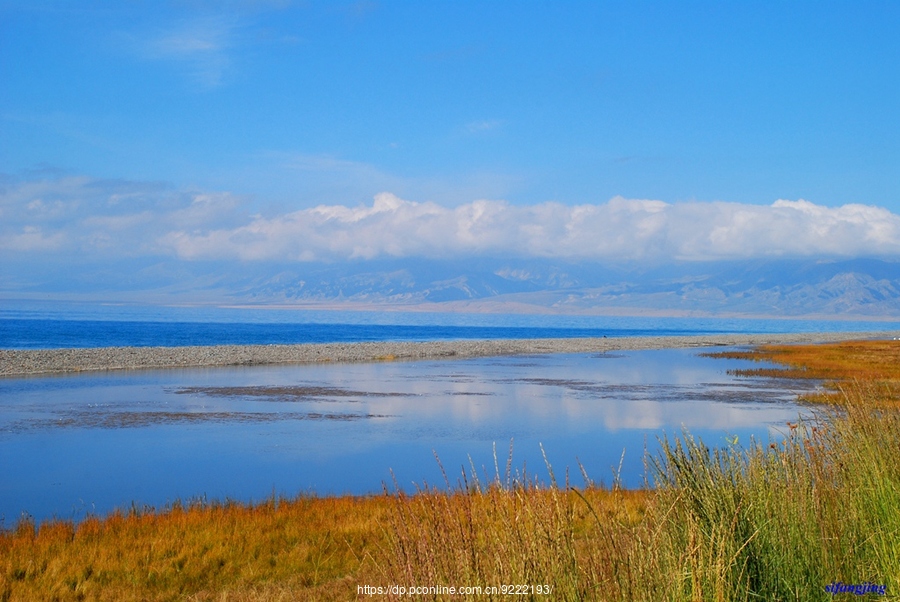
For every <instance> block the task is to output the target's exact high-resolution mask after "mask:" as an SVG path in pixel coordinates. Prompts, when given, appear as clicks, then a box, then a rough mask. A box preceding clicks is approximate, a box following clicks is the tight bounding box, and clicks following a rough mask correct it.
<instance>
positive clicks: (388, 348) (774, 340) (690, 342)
mask: <svg viewBox="0 0 900 602" xmlns="http://www.w3.org/2000/svg"><path fill="white" fill-rule="evenodd" d="M897 337H900V331H881V332H820V333H790V334H720V335H695V336H642V337H616V338H564V339H492V340H453V341H427V342H398V341H385V342H368V343H317V344H299V345H213V346H190V347H102V348H80V349H2V350H0V376H26V375H33V374H52V373H65V372H87V371H98V370H141V369H160V368H194V367H196V368H200V367H212V366H254V365H266V364H306V363H315V362H376V361H393V360H404V361H409V360H424V359H452V358H470V357H488V356H499V355H531V354H542V353H590V352H601V353H602V352H605V351H627V350H640V349H674V348H685V347H717V346H728V347H737V346H745V345H766V344H779V343H825V342H838V341H848V340H863V339H886V338H888V339H889V338H897Z"/></svg>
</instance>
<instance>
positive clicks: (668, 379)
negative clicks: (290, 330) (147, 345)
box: [0, 349, 813, 527]
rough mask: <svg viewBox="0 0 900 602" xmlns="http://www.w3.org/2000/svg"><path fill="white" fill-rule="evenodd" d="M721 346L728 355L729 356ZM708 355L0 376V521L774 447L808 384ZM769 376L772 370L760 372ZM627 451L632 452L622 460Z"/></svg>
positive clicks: (637, 475) (623, 469)
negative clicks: (689, 449) (704, 448)
mask: <svg viewBox="0 0 900 602" xmlns="http://www.w3.org/2000/svg"><path fill="white" fill-rule="evenodd" d="M717 350H721V349H717ZM700 351H702V350H699V351H698V350H696V349H693V350H688V349H681V350H655V351H640V352H627V353H616V354H570V355H540V356H527V357H521V356H519V357H500V358H497V357H493V358H477V359H468V360H455V361H447V360H442V361H420V362H383V363H373V364H316V365H296V366H266V367H247V368H215V369H191V370H165V371H136V372H105V373H91V374H76V375H64V376H53V377H39V378H14V379H13V378H10V379H0V470H2V474H3V475H4V476H3V479H2V482H0V519H2V520H3V526H5V527H10V526H12V525H13V524H15V521H16V520H17V519H18V518H19V517H20V516H21V514H22V513H23V512H27V513H28V514H30V515H31V516H32V517H34V518H35V519H36V520H44V519H47V518H50V517H53V516H56V517H59V518H66V519H75V520H79V519H81V518H83V517H84V516H86V515H87V514H89V513H106V512H108V511H110V510H112V509H114V508H124V509H127V508H129V507H130V506H131V505H132V504H135V505H137V506H139V507H140V506H144V505H150V506H154V507H160V506H164V505H166V504H168V503H171V502H173V501H175V500H182V501H185V500H197V499H202V498H206V499H210V500H212V499H215V500H224V499H234V500H241V501H251V500H252V501H261V500H264V499H266V498H268V497H271V496H272V495H288V496H293V495H297V494H304V493H309V494H317V495H326V494H343V493H352V494H367V493H378V492H381V491H382V490H383V488H384V487H387V488H389V489H391V490H393V489H394V487H395V484H396V485H399V486H400V487H401V488H403V489H404V490H406V491H414V490H415V488H416V487H417V486H421V485H422V484H423V483H425V482H427V483H429V484H434V485H438V486H445V485H444V477H443V476H442V473H441V470H440V468H439V466H438V463H437V461H436V459H435V455H437V456H438V457H439V458H440V460H441V462H442V464H443V466H444V467H445V469H446V472H447V473H448V475H449V477H450V480H451V481H452V483H453V484H455V483H456V481H457V479H458V478H459V477H460V475H461V469H462V467H465V468H466V470H467V471H469V472H471V467H472V466H474V467H475V469H476V471H477V472H478V473H479V476H480V478H482V479H485V478H493V477H494V476H495V474H496V469H495V452H494V450H495V449H496V465H497V466H498V467H499V471H500V472H501V473H504V472H505V470H506V464H507V457H508V453H509V449H510V442H511V441H512V442H513V457H512V463H511V466H512V468H513V471H520V472H521V471H523V470H526V471H527V472H528V473H530V474H535V475H537V476H538V477H539V478H540V479H542V480H543V481H545V482H546V481H547V480H548V475H547V468H546V466H545V463H544V459H543V456H542V453H541V447H540V446H541V445H542V446H543V449H544V450H545V451H546V455H547V458H548V459H549V461H550V462H551V463H552V466H553V469H554V471H555V473H556V476H557V477H558V478H559V479H560V480H562V479H563V478H564V477H565V473H566V470H567V469H568V471H569V473H570V477H571V480H572V482H573V484H575V485H578V486H580V485H583V484H584V482H583V480H582V477H581V473H580V469H579V464H580V465H582V466H583V467H584V469H585V470H586V471H587V474H588V475H589V476H590V477H591V478H592V479H593V480H595V481H598V482H600V481H602V482H605V483H607V484H608V483H610V482H612V481H613V479H614V478H616V475H618V478H619V480H620V481H621V483H622V484H623V485H625V486H627V487H639V486H641V485H642V484H643V483H644V479H645V471H644V454H645V450H646V451H648V452H649V453H653V452H654V450H656V449H657V438H658V437H660V436H663V435H669V436H672V435H679V434H680V433H681V432H682V428H686V429H689V430H690V432H691V433H692V434H693V435H695V436H699V437H701V438H702V439H703V440H704V441H705V442H706V443H707V444H709V445H711V446H719V445H722V446H724V445H730V444H731V443H729V440H733V437H734V436H737V438H738V442H739V443H738V444H745V443H746V442H748V441H749V440H750V438H751V437H756V438H760V439H762V440H764V441H765V440H767V439H769V438H778V437H780V434H781V432H782V431H784V430H786V426H785V424H786V422H787V421H793V420H796V419H797V417H798V415H799V414H800V413H803V412H805V411H806V410H805V409H804V408H803V407H802V406H800V405H798V404H796V403H795V401H794V400H795V397H796V394H797V393H798V392H800V391H801V390H803V389H804V388H808V387H811V386H813V385H812V384H810V383H797V382H783V381H772V380H765V379H747V378H736V377H734V376H731V375H729V374H728V373H727V370H729V369H734V368H741V367H746V366H748V365H750V363H749V362H743V361H736V360H719V359H711V358H706V357H701V356H700V355H699V353H700ZM754 366H755V367H758V366H759V364H754ZM623 452H624V455H623Z"/></svg>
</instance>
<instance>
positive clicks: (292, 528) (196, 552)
mask: <svg viewBox="0 0 900 602" xmlns="http://www.w3.org/2000/svg"><path fill="white" fill-rule="evenodd" d="M391 503H392V499H391V498H389V497H385V496H377V497H350V496H347V497H331V498H298V499H295V500H290V501H278V502H269V503H265V504H262V505H257V506H250V505H244V504H236V503H229V504H213V505H209V506H205V507H200V506H194V507H189V508H184V507H182V506H179V505H176V506H174V507H172V508H170V509H168V510H167V511H165V512H158V513H157V512H148V513H143V514H140V513H131V514H128V515H123V514H121V513H115V514H112V515H110V516H108V517H105V518H90V519H88V520H86V521H84V522H82V523H80V524H78V525H77V526H75V525H73V524H72V523H70V522H50V523H45V524H43V525H41V526H40V527H39V528H37V529H35V528H34V525H32V524H30V523H27V522H26V523H20V524H19V525H18V526H17V527H16V528H15V529H14V530H12V531H8V532H5V533H2V534H0V599H2V600H10V601H11V600H110V601H113V600H180V599H190V600H198V601H200V600H257V599H260V600H261V599H265V600H269V599H279V598H281V599H285V600H306V599H308V600H345V599H348V598H351V597H352V595H355V593H356V582H357V580H358V578H359V576H360V575H361V574H362V572H364V569H365V567H366V563H367V562H368V561H369V558H370V556H371V553H372V551H373V550H375V549H377V548H378V547H379V546H382V545H384V541H385V534H384V531H383V529H382V528H381V527H380V525H381V523H382V522H383V520H384V517H385V514H386V512H387V511H388V509H389V506H390V504H391ZM351 591H352V595H351Z"/></svg>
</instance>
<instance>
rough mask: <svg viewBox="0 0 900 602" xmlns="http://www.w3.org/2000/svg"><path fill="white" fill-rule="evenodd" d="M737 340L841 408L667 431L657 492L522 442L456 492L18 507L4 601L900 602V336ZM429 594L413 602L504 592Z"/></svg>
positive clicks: (6, 557) (5, 563) (5, 538)
mask: <svg viewBox="0 0 900 602" xmlns="http://www.w3.org/2000/svg"><path fill="white" fill-rule="evenodd" d="M822 336H823V338H831V340H832V341H833V340H834V339H835V338H838V337H825V336H824V335H822ZM882 336H884V334H883V333H882ZM707 338H708V337H707ZM760 338H765V337H764V335H761V336H760ZM782 342H783V341H782ZM741 353H744V354H745V355H743V356H742V357H746V358H749V359H759V360H764V361H767V362H769V361H771V362H775V363H778V364H781V365H783V366H785V368H784V369H783V370H785V371H786V372H778V371H776V372H773V373H769V374H762V375H765V376H774V377H777V378H779V377H791V378H794V377H797V376H804V377H810V378H816V379H820V380H824V381H825V387H826V389H825V392H824V394H823V395H822V396H820V397H819V398H817V399H815V400H813V401H824V402H827V403H824V404H820V405H818V406H816V407H817V408H818V410H817V412H816V415H815V418H813V419H810V420H809V421H808V422H806V423H802V422H796V423H788V424H786V425H785V426H784V435H785V436H784V438H783V439H782V440H779V441H771V442H770V441H751V442H742V444H741V445H737V442H735V444H733V445H732V444H729V445H727V446H725V447H720V448H709V447H707V446H706V445H704V444H703V443H702V442H701V441H699V440H696V439H694V438H693V437H692V436H691V435H690V434H689V433H684V434H683V435H682V436H680V437H677V438H673V439H668V440H666V441H664V445H663V448H662V450H661V452H660V453H659V454H658V455H655V456H653V457H650V458H648V460H647V464H648V471H649V475H648V478H649V479H650V481H649V482H650V484H651V485H653V486H652V487H651V488H647V489H644V490H623V489H620V488H618V487H616V486H612V487H610V488H601V487H595V486H588V487H584V488H575V487H570V486H569V483H568V475H556V476H553V471H552V467H549V466H548V468H551V470H550V474H551V482H550V483H539V482H537V481H536V480H535V479H534V478H533V477H532V476H531V475H530V474H527V473H525V472H524V470H522V471H519V470H517V469H516V468H514V466H513V460H512V450H510V455H509V458H508V459H506V462H505V463H503V459H501V460H500V462H498V463H497V464H498V466H497V468H496V474H495V475H493V476H491V477H488V476H480V475H478V474H476V473H474V472H467V471H463V472H462V474H461V475H458V476H457V475H450V476H448V477H446V480H447V484H448V485H451V481H456V482H457V485H456V486H455V487H451V490H450V491H449V492H447V491H439V490H437V489H434V488H431V487H429V486H426V485H423V486H422V488H421V490H420V491H419V492H417V493H415V494H412V495H406V494H403V493H388V492H386V493H385V494H383V495H379V496H368V497H351V496H345V497H331V498H316V497H299V498H296V499H290V500H283V499H272V500H269V501H267V502H264V503H262V504H257V505H248V504H241V503H231V502H212V503H206V502H203V503H200V502H197V503H194V504H185V505H182V504H175V505H173V506H171V507H169V508H165V509H160V510H153V509H140V508H133V509H131V510H129V511H123V512H117V513H113V514H111V515H109V516H106V517H91V518H88V519H87V520H85V521H83V522H81V523H78V524H73V523H71V522H66V521H50V522H46V523H43V524H41V525H35V524H34V523H33V522H31V521H29V520H20V521H19V522H18V524H16V525H15V526H13V527H12V528H10V529H8V530H6V531H3V532H0V600H2V601H4V602H11V601H18V600H33V599H47V600H192V601H212V600H215V601H257V600H285V601H286V600H347V599H368V598H372V599H386V600H389V599H398V596H396V595H392V594H391V593H390V592H389V590H388V593H385V594H383V595H369V594H366V593H364V592H365V591H370V592H371V591H373V590H372V589H369V590H365V589H364V588H366V587H370V588H384V589H385V590H387V588H389V586H391V585H398V586H404V587H411V586H418V587H425V588H434V587H436V586H437V587H449V586H454V587H459V586H466V587H482V588H487V587H498V588H499V587H500V586H503V585H509V584H513V585H525V586H537V585H545V586H550V587H552V595H549V596H547V595H538V594H531V595H526V596H523V597H524V598H527V599H534V600H551V599H552V600H641V601H648V602H649V601H657V600H672V601H676V600H747V601H749V600H759V599H762V600H787V599H795V600H796V599H805V600H828V599H831V598H832V594H831V593H829V592H831V591H832V590H829V589H826V588H829V587H832V586H833V584H835V583H842V584H875V585H877V586H879V587H881V586H884V590H883V591H885V595H886V596H887V597H888V598H896V597H897V596H898V594H900V556H898V555H897V554H896V550H897V549H898V547H900V514H898V512H897V508H898V507H900V463H898V462H897V461H896V450H897V449H900V412H898V405H897V400H896V398H895V393H896V391H897V390H898V387H900V341H897V340H880V341H866V342H859V341H845V342H830V343H827V344H815V345H812V344H803V345H791V346H783V345H782V346H762V347H757V348H755V349H753V350H749V351H747V352H741ZM725 357H729V356H727V355H726V356H725ZM765 370H770V369H769V368H766V369H765ZM504 464H505V468H504ZM426 591H427V590H426ZM873 591H874V590H873ZM361 592H362V593H361ZM433 592H434V590H433V589H432V590H431V592H430V593H425V594H422V595H420V596H414V597H412V599H424V600H460V599H472V600H490V599H493V600H500V599H505V598H506V597H507V596H504V595H501V594H485V593H482V594H481V595H479V594H472V595H471V596H449V595H445V594H441V593H433ZM409 597H410V596H407V597H406V598H409ZM518 597H519V596H517V598H518Z"/></svg>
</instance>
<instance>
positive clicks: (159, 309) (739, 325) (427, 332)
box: [0, 300, 896, 349]
mask: <svg viewBox="0 0 900 602" xmlns="http://www.w3.org/2000/svg"><path fill="white" fill-rule="evenodd" d="M893 328H896V322H894V323H891V322H869V321H835V320H830V321H829V320H787V319H784V320H781V319H778V320H776V319H768V320H762V319H760V320H752V319H731V318H658V317H617V316H565V315H521V314H465V313H426V312H404V311H392V312H383V311H382V312H379V311H323V310H301V309H290V310H286V309H264V308H227V307H167V306H142V305H110V304H105V305H103V304H96V303H57V302H46V303H40V302H35V301H28V302H24V301H10V300H0V349H40V348H45V349H52V348H60V347H115V346H183V345H221V344H235V345H242V344H243V345H247V344H290V343H328V342H360V341H399V340H402V341H425V340H452V339H496V338H501V339H510V338H555V337H562V338H571V337H602V336H608V337H622V336H652V335H693V334H720V333H777V332H839V331H873V330H885V329H893Z"/></svg>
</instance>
